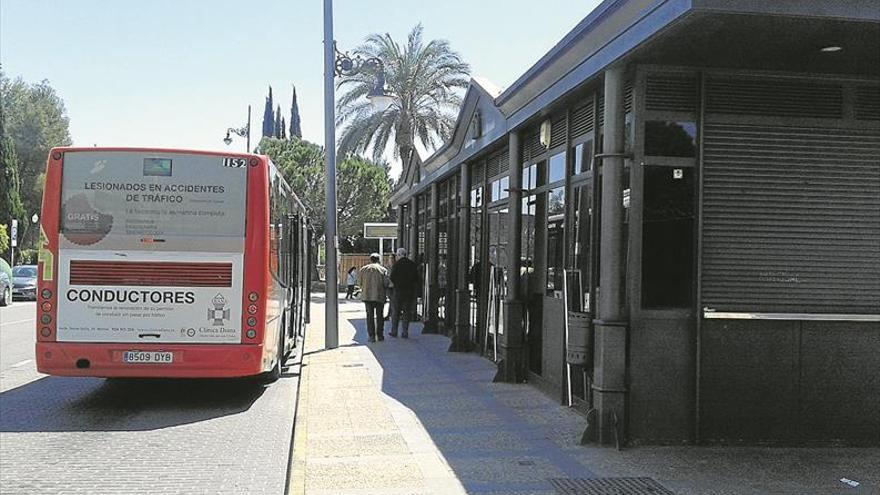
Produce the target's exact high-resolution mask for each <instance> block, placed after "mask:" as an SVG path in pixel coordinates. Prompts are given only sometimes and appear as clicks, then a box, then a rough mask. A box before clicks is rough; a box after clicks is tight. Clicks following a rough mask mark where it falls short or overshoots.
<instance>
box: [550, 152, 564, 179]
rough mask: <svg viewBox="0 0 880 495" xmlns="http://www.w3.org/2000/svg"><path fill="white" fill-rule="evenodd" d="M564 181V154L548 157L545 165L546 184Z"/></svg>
mask: <svg viewBox="0 0 880 495" xmlns="http://www.w3.org/2000/svg"><path fill="white" fill-rule="evenodd" d="M564 179H565V153H564V152H563V153H557V154H555V155H553V156H551V157H550V161H549V162H548V164H547V183H548V184H552V183H554V182H557V181H561V180H564Z"/></svg>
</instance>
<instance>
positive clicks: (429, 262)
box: [422, 182, 440, 333]
mask: <svg viewBox="0 0 880 495" xmlns="http://www.w3.org/2000/svg"><path fill="white" fill-rule="evenodd" d="M430 201H431V215H430V217H428V229H427V230H426V232H425V235H426V236H427V238H426V239H425V251H427V253H425V263H426V269H427V270H428V272H427V274H426V277H425V278H426V279H427V280H425V283H426V284H428V300H427V301H425V305H424V306H425V313H426V314H425V315H424V316H425V326H424V328H423V329H422V333H438V332H439V331H440V324H439V318H440V315H438V314H437V306H438V304H439V302H440V300H439V297H438V296H439V292H440V288H439V286H438V285H437V270H438V268H439V266H440V263H439V261H440V252H439V251H440V235H439V234H440V232H439V230H440V229H439V225H438V221H437V219H438V215H437V213H438V210H439V209H440V195H439V191H438V186H437V182H432V183H431V199H430Z"/></svg>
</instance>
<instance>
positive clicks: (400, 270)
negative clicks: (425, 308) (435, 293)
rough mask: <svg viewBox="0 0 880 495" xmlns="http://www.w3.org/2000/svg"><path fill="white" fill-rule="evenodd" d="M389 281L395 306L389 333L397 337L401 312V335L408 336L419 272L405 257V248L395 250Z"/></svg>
mask: <svg viewBox="0 0 880 495" xmlns="http://www.w3.org/2000/svg"><path fill="white" fill-rule="evenodd" d="M391 283H393V284H394V294H393V296H392V297H394V304H393V306H394V307H395V308H396V309H395V311H394V312H392V313H391V332H390V333H389V335H391V336H392V337H397V324H398V322H399V321H400V317H401V313H402V314H403V333H402V334H401V337H403V338H405V339H406V338H409V322H410V320H411V319H412V310H413V306H415V304H414V303H415V298H416V291H417V290H418V286H419V274H418V269H417V268H416V264H415V263H413V261H412V260H410V259H409V258H407V257H406V249H404V248H399V249H398V250H397V261H395V262H394V265H393V266H392V267H391Z"/></svg>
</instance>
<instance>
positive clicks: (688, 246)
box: [642, 166, 694, 308]
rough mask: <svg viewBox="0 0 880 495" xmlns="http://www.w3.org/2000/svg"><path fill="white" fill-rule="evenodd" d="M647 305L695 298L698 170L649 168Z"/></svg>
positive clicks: (644, 284) (645, 224)
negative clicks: (695, 216) (695, 232)
mask: <svg viewBox="0 0 880 495" xmlns="http://www.w3.org/2000/svg"><path fill="white" fill-rule="evenodd" d="M644 187H645V206H644V218H643V223H642V244H643V245H644V246H645V249H643V252H642V306H643V307H645V308H670V307H673V308H682V307H689V306H691V304H692V299H693V294H692V292H693V279H694V277H693V264H694V249H693V248H694V205H693V200H694V171H693V169H691V168H673V167H660V166H647V167H645V186H644Z"/></svg>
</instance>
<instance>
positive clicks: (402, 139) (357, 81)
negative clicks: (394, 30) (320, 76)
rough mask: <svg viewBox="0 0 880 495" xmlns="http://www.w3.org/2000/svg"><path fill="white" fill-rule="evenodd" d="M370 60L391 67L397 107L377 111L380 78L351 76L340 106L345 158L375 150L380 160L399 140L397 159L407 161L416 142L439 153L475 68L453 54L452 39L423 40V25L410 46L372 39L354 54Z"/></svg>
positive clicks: (387, 73)
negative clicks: (373, 101)
mask: <svg viewBox="0 0 880 495" xmlns="http://www.w3.org/2000/svg"><path fill="white" fill-rule="evenodd" d="M354 54H355V55H360V56H361V57H362V58H364V59H367V58H370V57H376V58H378V59H380V60H382V62H383V63H384V65H385V81H386V88H387V90H388V92H389V93H390V94H391V96H392V97H393V103H392V104H391V106H389V107H388V108H387V109H386V110H384V111H381V112H380V111H378V110H374V109H373V108H372V107H371V105H370V103H369V102H368V101H367V99H366V96H367V94H369V92H370V90H371V89H373V87H374V86H375V85H376V74H375V73H372V72H361V73H360V74H356V75H353V76H346V77H344V78H342V79H341V80H340V82H339V83H337V89H339V90H343V89H346V90H347V91H346V92H345V93H344V94H342V96H341V97H340V98H339V100H338V101H337V103H336V111H337V118H336V126H337V127H339V128H342V127H343V126H344V128H343V130H342V137H341V139H340V140H339V151H340V154H343V155H344V154H351V153H354V154H362V153H365V152H367V150H372V155H373V160H374V161H380V160H381V157H382V154H383V153H384V152H385V149H386V146H387V144H388V140H389V139H391V137H392V136H393V137H394V158H400V159H406V158H407V157H409V155H410V153H412V152H413V151H415V143H416V139H418V141H419V142H420V143H421V145H422V146H424V147H425V148H426V149H429V150H433V149H436V147H437V145H438V144H441V143H442V142H443V141H444V140H446V139H448V138H449V136H450V134H451V132H452V129H453V127H454V125H455V112H456V111H457V110H458V107H459V106H460V105H461V91H460V90H461V89H464V88H466V87H467V85H468V82H469V79H470V76H469V73H470V66H469V65H468V64H466V63H465V62H463V61H462V59H461V56H460V55H459V54H458V53H456V52H455V51H453V50H452V48H450V46H449V42H448V41H446V40H431V41H429V42H428V43H427V44H425V43H424V42H423V41H422V25H421V24H419V25H417V26H416V27H414V28H413V30H412V31H410V33H409V37H408V39H407V43H406V46H401V45H400V44H398V43H397V42H396V41H394V39H392V38H391V35H389V34H387V33H386V34H384V35H379V34H372V35H370V36H368V37H367V38H366V40H365V41H364V44H363V45H361V46H359V47H358V48H357V49H356V50H354Z"/></svg>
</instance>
